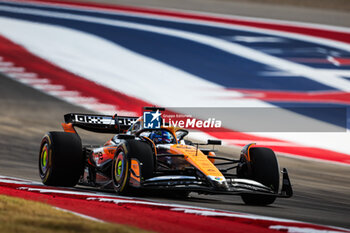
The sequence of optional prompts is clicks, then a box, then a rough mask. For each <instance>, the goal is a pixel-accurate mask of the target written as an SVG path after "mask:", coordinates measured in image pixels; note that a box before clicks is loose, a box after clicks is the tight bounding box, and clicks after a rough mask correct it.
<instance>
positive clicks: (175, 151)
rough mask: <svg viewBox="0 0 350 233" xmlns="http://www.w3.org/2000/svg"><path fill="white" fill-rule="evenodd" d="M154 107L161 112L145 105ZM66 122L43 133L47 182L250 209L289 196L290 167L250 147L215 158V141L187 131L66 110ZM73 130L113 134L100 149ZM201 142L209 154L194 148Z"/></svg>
mask: <svg viewBox="0 0 350 233" xmlns="http://www.w3.org/2000/svg"><path fill="white" fill-rule="evenodd" d="M156 110H158V111H162V110H164V109H161V108H155V107H148V108H147V107H146V108H145V111H156ZM64 118H65V123H63V124H62V126H63V129H64V131H65V132H48V133H47V134H46V135H45V136H44V137H43V139H42V142H41V146H40V153H39V172H40V177H41V179H42V182H43V183H44V184H45V185H52V186H71V187H72V186H75V185H77V184H78V185H85V186H90V187H97V188H102V189H109V188H110V189H114V190H115V191H116V192H117V193H118V194H120V195H126V194H130V193H134V192H143V191H144V190H147V189H150V190H156V189H161V190H168V191H171V192H172V193H179V194H182V195H183V196H186V195H188V193H189V192H196V193H201V194H229V195H240V196H241V197H242V199H243V201H244V202H245V203H246V204H250V205H268V204H271V203H273V202H274V201H275V199H276V197H291V196H292V195H293V191H292V187H291V183H290V180H289V177H288V173H287V170H286V169H285V168H284V169H283V171H280V170H279V165H278V162H277V159H276V156H275V153H274V152H273V151H272V150H271V149H268V148H263V147H256V146H255V145H254V143H251V144H248V145H246V146H244V147H243V149H242V151H241V154H240V158H239V159H233V158H227V157H219V156H216V155H215V150H214V145H221V141H219V140H208V141H207V143H206V144H200V143H193V142H191V141H188V140H185V139H184V138H185V136H187V134H188V131H187V130H185V129H181V128H175V127H167V126H161V127H159V128H145V126H144V124H143V123H144V119H143V117H124V116H118V115H114V116H106V115H93V114H92V115H89V114H75V113H70V114H66V115H65V116H64ZM75 127H79V128H82V129H85V130H88V131H92V132H99V133H113V134H115V136H113V137H112V138H111V139H110V140H109V141H108V142H106V143H105V144H104V145H102V146H100V145H99V146H92V145H84V146H83V145H82V142H81V139H80V137H79V135H78V134H77V132H76V130H75ZM203 145H213V149H207V148H205V149H203V148H202V149H199V146H203ZM220 161H221V162H220ZM234 171H236V172H234ZM280 174H282V182H281V183H282V187H281V186H280Z"/></svg>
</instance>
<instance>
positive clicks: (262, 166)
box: [241, 147, 280, 205]
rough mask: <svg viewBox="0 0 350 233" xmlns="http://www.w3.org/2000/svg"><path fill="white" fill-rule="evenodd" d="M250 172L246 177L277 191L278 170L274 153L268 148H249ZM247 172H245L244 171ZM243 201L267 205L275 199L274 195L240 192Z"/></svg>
mask: <svg viewBox="0 0 350 233" xmlns="http://www.w3.org/2000/svg"><path fill="white" fill-rule="evenodd" d="M249 152H250V159H251V162H250V164H251V173H250V174H249V175H246V176H248V177H241V178H248V179H253V180H255V181H257V182H260V183H262V184H264V185H266V186H267V187H270V188H271V189H272V190H273V191H274V192H275V193H277V192H278V188H279V182H280V177H279V176H280V171H279V166H278V162H277V158H276V155H275V153H274V152H273V151H272V150H271V149H269V148H263V147H253V148H250V151H249ZM245 174H247V173H245ZM241 197H242V199H243V201H244V203H246V204H248V205H269V204H272V203H273V202H274V201H275V200H276V196H271V195H261V194H242V195H241Z"/></svg>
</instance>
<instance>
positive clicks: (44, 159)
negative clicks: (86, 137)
mask: <svg viewBox="0 0 350 233" xmlns="http://www.w3.org/2000/svg"><path fill="white" fill-rule="evenodd" d="M83 169H84V155H83V150H82V145H81V140H80V138H79V136H78V135H76V134H73V133H66V132H48V133H47V134H46V135H45V136H44V137H43V139H42V141H41V145H40V152H39V174H40V178H41V180H42V182H43V184H45V185H51V186H67V187H72V186H75V185H76V184H77V183H78V180H79V178H80V176H81V175H82V173H83Z"/></svg>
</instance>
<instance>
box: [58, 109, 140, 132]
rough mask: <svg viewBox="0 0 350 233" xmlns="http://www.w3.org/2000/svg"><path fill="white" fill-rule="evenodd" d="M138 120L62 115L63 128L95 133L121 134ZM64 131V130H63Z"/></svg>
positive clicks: (133, 118)
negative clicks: (76, 128)
mask: <svg viewBox="0 0 350 233" xmlns="http://www.w3.org/2000/svg"><path fill="white" fill-rule="evenodd" d="M137 119H138V117H127V116H117V114H116V115H114V116H108V115H94V114H80V113H68V114H66V115H64V121H65V123H66V124H64V125H63V128H65V127H69V126H72V127H75V126H76V127H79V128H81V129H85V130H88V131H92V132H96V133H115V134H117V133H123V132H125V131H127V130H128V129H129V127H130V126H131V125H132V124H133V123H134V122H135V121H136V120H137ZM65 131H66V130H65ZM73 131H74V129H73Z"/></svg>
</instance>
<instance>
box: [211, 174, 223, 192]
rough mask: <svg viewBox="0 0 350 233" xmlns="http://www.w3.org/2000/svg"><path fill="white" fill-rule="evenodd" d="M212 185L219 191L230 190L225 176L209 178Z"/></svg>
mask: <svg viewBox="0 0 350 233" xmlns="http://www.w3.org/2000/svg"><path fill="white" fill-rule="evenodd" d="M208 179H209V181H210V183H211V184H212V185H213V186H214V187H215V188H217V189H219V190H228V184H227V181H226V179H225V177H223V176H208Z"/></svg>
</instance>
